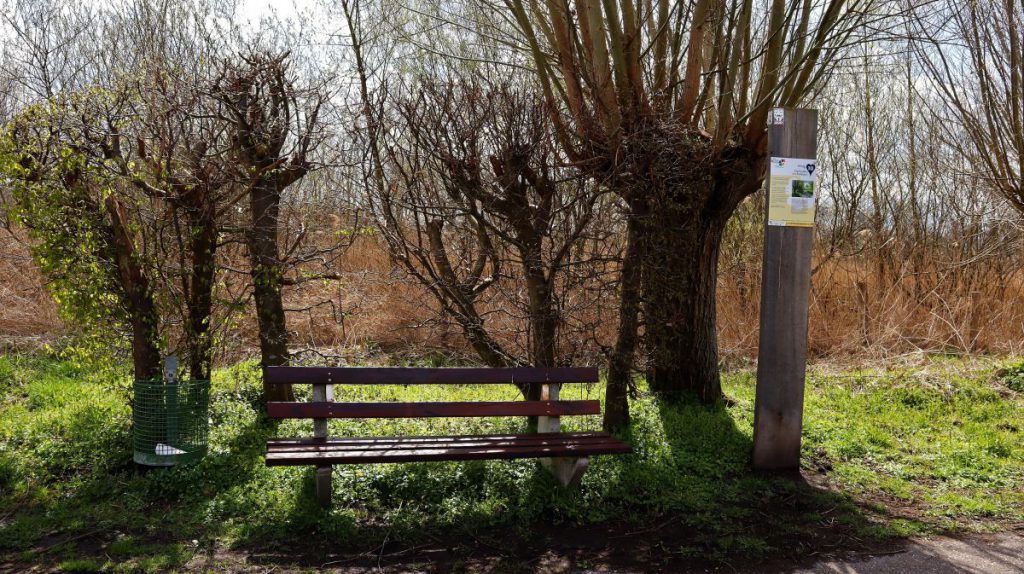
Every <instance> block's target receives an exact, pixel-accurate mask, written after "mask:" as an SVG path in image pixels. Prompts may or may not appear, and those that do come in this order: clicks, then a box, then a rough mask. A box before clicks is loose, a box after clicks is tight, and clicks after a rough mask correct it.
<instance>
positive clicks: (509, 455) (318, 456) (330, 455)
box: [266, 440, 633, 466]
mask: <svg viewBox="0 0 1024 574" xmlns="http://www.w3.org/2000/svg"><path fill="white" fill-rule="evenodd" d="M632 450H633V449H632V447H630V446H629V445H628V444H626V443H623V442H619V441H617V440H613V441H609V442H603V443H595V444H581V443H577V442H572V441H566V442H564V443H562V444H554V445H548V446H535V445H527V446H501V447H475V448H443V447H430V448H405V449H394V450H388V451H381V450H359V451H345V450H342V451H331V450H326V451H323V452H306V453H294V452H283V453H275V452H268V453H267V458H266V463H267V466H286V465H303V464H315V465H321V466H322V465H328V464H369V463H380V462H422V461H437V460H483V459H515V458H542V457H560V456H569V457H580V456H592V455H599V454H628V453H630V452H632Z"/></svg>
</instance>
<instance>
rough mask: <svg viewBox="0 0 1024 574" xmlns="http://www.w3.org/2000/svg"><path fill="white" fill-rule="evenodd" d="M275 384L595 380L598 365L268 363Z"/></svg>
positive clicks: (269, 379) (267, 374)
mask: <svg viewBox="0 0 1024 574" xmlns="http://www.w3.org/2000/svg"><path fill="white" fill-rule="evenodd" d="M264 377H265V378H266V382H267V383H268V384H273V385H309V384H321V385H322V384H331V385H449V384H456V385H461V384H477V385H488V384H506V385H507V384H513V383H560V384H561V383H596V382H598V381H599V380H600V379H599V377H598V371H597V368H596V367H559V368H543V367H508V368H456V369H429V368H417V367H267V368H266V369H265V371H264Z"/></svg>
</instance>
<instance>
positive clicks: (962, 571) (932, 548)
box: [791, 532, 1024, 574]
mask: <svg viewBox="0 0 1024 574" xmlns="http://www.w3.org/2000/svg"><path fill="white" fill-rule="evenodd" d="M911 572H913V573H914V574H947V573H949V574H1021V573H1024V532H1016V533H1013V532H1007V533H1002V534H992V535H985V536H971V537H967V538H961V539H955V538H946V537H938V538H931V539H926V540H914V541H911V542H909V543H908V544H907V546H906V547H905V548H903V549H901V550H898V551H895V552H893V553H888V554H885V555H881V556H879V555H871V554H864V555H852V556H850V557H849V558H848V559H843V560H827V561H823V562H819V563H817V564H815V565H814V566H811V567H809V568H798V569H795V570H792V571H791V574H903V573H911Z"/></svg>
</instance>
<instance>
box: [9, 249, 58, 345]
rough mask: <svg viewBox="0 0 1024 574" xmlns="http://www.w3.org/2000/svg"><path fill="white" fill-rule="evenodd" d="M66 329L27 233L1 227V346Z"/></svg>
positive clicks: (32, 340)
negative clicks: (25, 237)
mask: <svg viewBox="0 0 1024 574" xmlns="http://www.w3.org/2000/svg"><path fill="white" fill-rule="evenodd" d="M62 332H64V325H63V323H62V321H61V320H60V317H58V315H57V305H56V304H55V303H54V302H53V299H52V298H51V297H50V294H49V292H48V291H47V290H46V286H45V284H44V282H43V278H42V276H41V274H40V273H39V268H38V267H37V266H36V264H35V262H33V261H32V256H31V254H30V253H29V249H28V246H27V244H26V243H24V237H21V236H12V235H10V234H8V233H7V232H5V231H0V348H2V347H6V346H9V345H16V346H36V345H38V343H39V342H40V341H46V340H50V339H52V338H54V337H56V336H58V335H59V334H61V333H62Z"/></svg>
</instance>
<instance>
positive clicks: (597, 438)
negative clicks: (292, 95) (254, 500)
mask: <svg viewBox="0 0 1024 574" xmlns="http://www.w3.org/2000/svg"><path fill="white" fill-rule="evenodd" d="M567 438H568V439H570V440H572V441H574V442H578V443H580V444H596V443H602V442H608V441H609V440H615V439H614V438H613V437H611V435H609V434H607V433H597V432H595V433H572V434H559V433H537V434H530V435H477V436H472V435H469V436H435V437H421V438H411V437H379V438H344V437H342V438H330V439H327V440H326V441H324V440H317V439H313V440H302V441H301V442H274V441H273V440H269V441H267V451H268V452H322V451H327V450H339V449H342V450H353V451H354V450H388V449H394V448H400V449H410V448H433V447H438V446H442V447H445V448H475V447H480V446H545V445H555V444H561V443H563V442H565V440H566V439H567Z"/></svg>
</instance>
